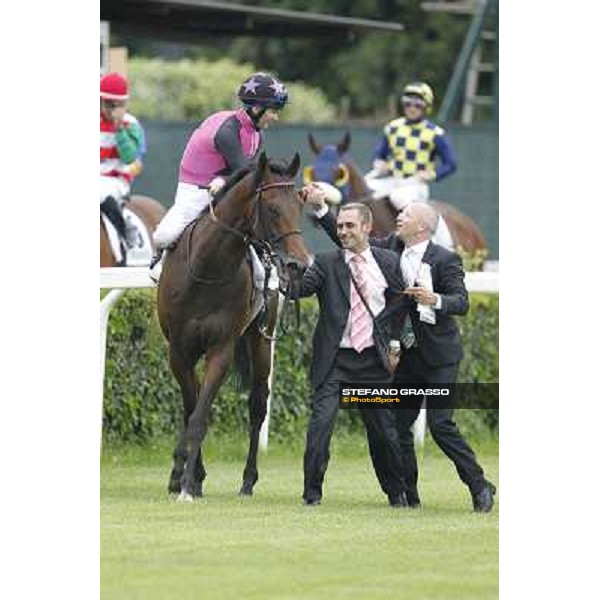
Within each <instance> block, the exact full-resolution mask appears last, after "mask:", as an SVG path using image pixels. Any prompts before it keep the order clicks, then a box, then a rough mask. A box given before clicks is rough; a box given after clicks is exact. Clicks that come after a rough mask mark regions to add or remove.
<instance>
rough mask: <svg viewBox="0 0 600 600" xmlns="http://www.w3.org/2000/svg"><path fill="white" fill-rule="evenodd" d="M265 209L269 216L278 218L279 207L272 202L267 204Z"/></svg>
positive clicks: (279, 213)
mask: <svg viewBox="0 0 600 600" xmlns="http://www.w3.org/2000/svg"><path fill="white" fill-rule="evenodd" d="M267 211H268V213H269V216H271V217H273V218H274V219H278V218H279V217H280V215H281V211H280V210H279V207H278V206H273V205H272V204H269V206H267Z"/></svg>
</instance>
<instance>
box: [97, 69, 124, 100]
mask: <svg viewBox="0 0 600 600" xmlns="http://www.w3.org/2000/svg"><path fill="white" fill-rule="evenodd" d="M100 98H104V99H105V100H127V99H128V98H129V91H128V85H127V79H125V77H123V76H122V75H119V74H118V73H107V74H106V75H104V77H102V78H101V79H100Z"/></svg>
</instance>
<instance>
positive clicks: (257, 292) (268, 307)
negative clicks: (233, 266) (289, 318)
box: [244, 242, 279, 338]
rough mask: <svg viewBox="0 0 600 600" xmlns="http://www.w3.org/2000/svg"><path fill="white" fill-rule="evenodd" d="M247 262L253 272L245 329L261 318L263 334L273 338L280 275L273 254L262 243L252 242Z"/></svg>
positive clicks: (277, 309) (277, 311) (247, 252)
mask: <svg viewBox="0 0 600 600" xmlns="http://www.w3.org/2000/svg"><path fill="white" fill-rule="evenodd" d="M246 262H247V264H248V266H249V267H250V271H251V273H252V282H253V286H252V296H251V299H250V306H251V309H250V314H249V317H248V320H247V321H246V325H245V327H244V330H246V329H247V328H248V326H249V325H250V324H251V323H253V322H254V320H255V319H258V320H259V323H258V325H259V328H260V329H261V331H262V332H263V335H265V336H267V337H269V338H271V337H273V335H274V333H275V326H276V324H277V317H278V313H279V276H278V275H277V267H276V266H275V264H274V263H273V260H272V258H271V254H270V253H269V251H268V250H267V249H266V247H265V246H263V245H261V244H260V243H254V242H251V243H250V245H249V246H248V250H247V251H246Z"/></svg>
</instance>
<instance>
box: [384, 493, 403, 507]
mask: <svg viewBox="0 0 600 600" xmlns="http://www.w3.org/2000/svg"><path fill="white" fill-rule="evenodd" d="M388 502H389V503H390V506H391V507H392V508H404V507H405V506H408V502H407V501H406V495H405V494H404V492H401V493H400V494H398V495H397V496H388Z"/></svg>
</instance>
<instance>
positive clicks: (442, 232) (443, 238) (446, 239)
mask: <svg viewBox="0 0 600 600" xmlns="http://www.w3.org/2000/svg"><path fill="white" fill-rule="evenodd" d="M431 241H432V242H433V243H434V244H438V245H439V246H444V248H447V249H448V250H454V242H453V241H452V234H451V233H450V229H448V225H447V223H446V221H445V220H444V217H442V215H439V217H438V224H437V227H436V228H435V233H434V234H433V236H432V238H431Z"/></svg>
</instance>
